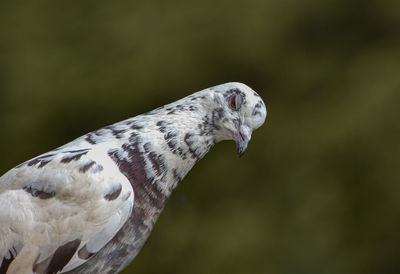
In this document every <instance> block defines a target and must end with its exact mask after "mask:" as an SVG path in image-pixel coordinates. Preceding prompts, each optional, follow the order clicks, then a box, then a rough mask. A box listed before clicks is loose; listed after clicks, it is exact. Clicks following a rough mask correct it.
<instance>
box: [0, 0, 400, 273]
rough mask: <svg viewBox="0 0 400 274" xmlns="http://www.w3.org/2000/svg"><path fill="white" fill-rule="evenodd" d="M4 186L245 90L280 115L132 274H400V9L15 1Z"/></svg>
mask: <svg viewBox="0 0 400 274" xmlns="http://www.w3.org/2000/svg"><path fill="white" fill-rule="evenodd" d="M0 26H1V27H0V125H1V134H0V150H1V152H2V153H1V156H2V157H1V160H0V172H1V173H3V172H5V171H6V170H8V169H9V168H11V167H13V166H14V165H16V164H18V163H20V162H22V161H24V160H27V159H29V158H31V157H33V156H35V155H37V154H39V153H42V152H45V151H47V150H49V149H52V148H54V147H57V146H59V145H62V144H64V143H66V142H67V141H70V140H71V139H73V138H75V137H78V136H80V135H81V134H84V133H86V132H88V131H91V130H94V129H97V128H99V127H101V126H104V125H107V124H110V123H112V122H116V121H119V120H122V119H125V118H127V117H129V116H134V115H136V114H140V113H142V112H144V111H148V110H151V109H153V108H155V107H157V106H159V105H162V104H165V103H169V102H171V101H174V100H176V99H178V98H181V97H183V96H185V95H188V94H190V93H192V92H194V91H197V90H200V89H202V88H206V87H209V86H212V85H216V84H220V83H223V82H227V81H241V82H244V83H246V84H248V85H250V86H251V87H253V88H254V89H255V90H256V91H258V92H259V93H260V94H261V96H262V97H263V98H264V100H265V102H266V104H267V105H268V109H269V117H268V119H267V123H266V125H265V126H264V127H262V128H261V129H259V130H257V131H256V132H255V133H254V135H253V140H252V142H251V143H250V145H249V149H248V152H247V154H246V155H245V156H244V157H243V158H242V159H240V160H239V159H237V157H236V153H235V148H234V145H233V143H221V144H218V145H217V146H216V147H215V148H214V149H213V150H212V151H211V152H210V154H209V155H207V156H206V158H205V159H204V160H203V161H201V162H200V163H199V164H198V165H197V166H196V167H195V169H194V170H193V171H192V172H191V173H190V174H189V175H188V176H187V177H186V179H185V180H184V182H183V183H182V184H181V186H180V187H179V188H178V189H177V190H176V192H175V193H174V195H173V197H172V199H171V200H170V202H169V204H168V205H167V207H166V210H165V211H164V213H163V214H162V216H161V218H160V220H159V222H158V223H157V225H156V227H155V229H154V231H153V234H152V236H151V237H150V239H149V241H148V242H147V244H146V245H145V247H144V248H143V250H142V252H141V253H140V255H139V256H138V257H137V258H136V259H135V261H134V262H133V263H132V264H131V265H130V267H129V268H128V269H127V270H126V271H125V272H124V273H199V274H200V273H209V274H210V273H232V274H233V273H283V274H285V273H307V274H309V273H341V274H347V273H376V274H378V273H400V260H399V258H400V233H399V231H400V178H399V177H400V176H399V171H398V170H399V166H400V142H399V137H400V123H399V110H398V109H399V103H400V77H399V73H400V2H399V1H390V0H379V1H378V0H374V1H357V0H350V1H347V0H326V1H317V0H303V1H296V0H291V1H290V0H289V1H282V0H269V1H256V0H248V1H211V0H203V1H196V2H191V1H10V0H6V1H4V0H3V1H1V3H0Z"/></svg>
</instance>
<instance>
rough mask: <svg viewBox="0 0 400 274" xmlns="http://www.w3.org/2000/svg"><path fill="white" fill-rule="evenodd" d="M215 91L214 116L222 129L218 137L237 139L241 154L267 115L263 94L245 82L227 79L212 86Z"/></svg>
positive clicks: (238, 149)
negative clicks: (231, 81)
mask: <svg viewBox="0 0 400 274" xmlns="http://www.w3.org/2000/svg"><path fill="white" fill-rule="evenodd" d="M210 90H211V91H213V99H214V107H215V109H214V110H213V120H214V123H215V125H216V126H217V128H218V130H217V131H216V132H215V135H216V138H217V141H221V140H234V141H235V142H236V147H237V152H238V155H239V157H241V156H242V155H243V154H244V153H245V151H246V149H247V145H248V143H249V141H250V139H251V134H252V132H253V131H254V130H255V129H257V128H259V127H260V126H261V125H262V124H263V123H264V122H265V118H266V117H267V109H266V107H265V104H264V102H263V100H262V99H261V97H260V96H259V95H258V94H257V93H256V92H255V91H254V90H252V89H251V88H250V87H248V86H247V85H245V84H242V83H226V84H222V85H219V86H215V87H212V88H210Z"/></svg>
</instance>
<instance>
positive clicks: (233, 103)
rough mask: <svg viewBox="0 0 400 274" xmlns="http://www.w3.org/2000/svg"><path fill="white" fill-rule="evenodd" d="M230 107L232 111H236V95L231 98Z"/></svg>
mask: <svg viewBox="0 0 400 274" xmlns="http://www.w3.org/2000/svg"><path fill="white" fill-rule="evenodd" d="M229 103H230V106H231V108H232V109H233V110H236V95H235V96H232V98H231V100H230V102H229Z"/></svg>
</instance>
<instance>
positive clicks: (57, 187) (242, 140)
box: [0, 83, 267, 273]
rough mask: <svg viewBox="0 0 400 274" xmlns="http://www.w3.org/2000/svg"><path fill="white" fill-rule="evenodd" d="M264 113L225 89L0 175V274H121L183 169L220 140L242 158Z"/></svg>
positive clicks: (239, 87)
mask: <svg viewBox="0 0 400 274" xmlns="http://www.w3.org/2000/svg"><path fill="white" fill-rule="evenodd" d="M232 96H240V98H239V99H240V100H239V99H238V101H237V102H238V103H237V108H238V109H232V106H230V100H231V99H232ZM266 115H267V113H266V108H265V105H264V103H263V102H262V100H261V99H260V97H259V95H258V94H257V93H256V92H255V91H253V90H252V89H251V88H249V87H248V86H246V85H244V84H241V83H227V84H223V85H219V86H215V87H212V88H209V89H205V90H202V91H199V92H197V93H194V94H192V95H189V96H188V97H185V98H183V99H181V100H178V101H176V102H174V103H171V104H168V105H165V106H162V107H159V108H157V109H155V110H153V111H149V112H147V113H144V114H142V115H138V116H136V117H133V118H130V119H127V120H125V121H122V122H119V123H115V124H113V125H109V126H106V127H104V128H101V129H99V130H96V131H93V132H90V133H88V134H86V135H84V136H82V137H80V138H78V139H76V140H74V141H72V142H70V143H68V144H66V145H64V146H62V147H59V148H57V149H55V150H53V151H50V152H48V153H45V154H43V155H40V156H38V157H36V158H34V159H32V160H29V161H27V162H25V163H23V164H21V165H19V166H17V167H16V168H14V169H11V170H10V171H9V172H7V173H6V174H4V175H3V176H2V177H0V219H1V220H4V221H3V222H2V223H1V224H0V263H1V264H0V273H5V272H6V271H8V272H7V273H31V272H34V273H117V272H119V271H121V270H122V269H123V268H125V267H126V266H127V265H128V264H129V263H130V262H131V261H132V260H133V259H134V258H135V256H136V255H137V254H138V253H139V251H140V249H141V248H142V247H143V245H144V243H145V242H146V239H147V238H148V237H149V235H150V232H151V230H152V228H153V226H154V224H155V222H156V220H157V218H158V216H159V214H160V213H161V212H162V210H163V208H164V206H165V203H166V201H167V200H168V198H169V196H170V195H171V192H172V191H173V190H174V189H175V187H177V185H178V184H179V183H180V182H181V181H182V180H183V178H184V177H185V175H186V174H187V173H188V172H189V171H190V169H191V168H192V167H193V166H194V165H195V164H196V163H197V162H198V161H199V160H200V159H202V158H203V157H204V155H205V154H206V153H207V152H208V151H209V150H210V149H211V148H212V147H213V146H214V145H215V144H216V143H218V142H219V141H222V140H234V141H235V142H236V146H237V150H238V154H239V156H241V155H243V153H244V151H246V149H247V145H248V142H249V141H250V138H251V133H252V131H253V130H255V129H256V128H258V127H260V126H261V125H262V124H263V123H264V120H265V118H266ZM204 176H206V175H204ZM21 201H22V202H21Z"/></svg>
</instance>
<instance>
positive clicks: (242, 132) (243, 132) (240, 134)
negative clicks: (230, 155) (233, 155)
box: [236, 125, 251, 157]
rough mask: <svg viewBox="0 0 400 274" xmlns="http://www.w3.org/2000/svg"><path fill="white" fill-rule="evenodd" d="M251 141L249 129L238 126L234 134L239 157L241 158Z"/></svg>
mask: <svg viewBox="0 0 400 274" xmlns="http://www.w3.org/2000/svg"><path fill="white" fill-rule="evenodd" d="M250 139H251V129H250V128H249V127H248V126H245V125H239V128H238V130H237V132H236V148H237V152H238V155H239V157H242V156H243V154H244V153H245V152H246V149H247V145H248V144H249V141H250Z"/></svg>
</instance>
